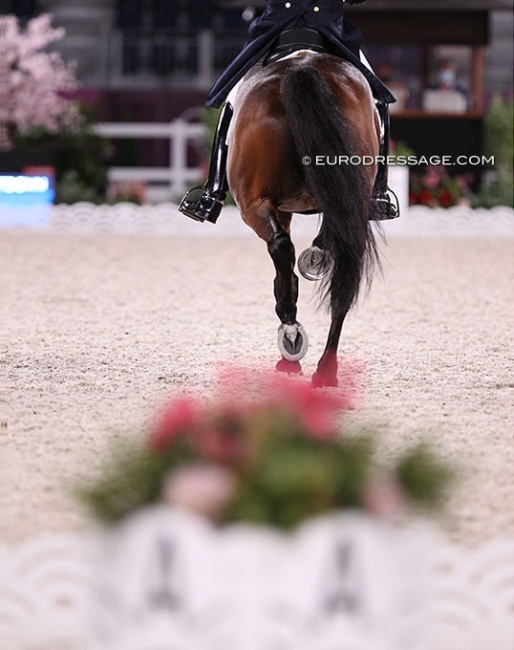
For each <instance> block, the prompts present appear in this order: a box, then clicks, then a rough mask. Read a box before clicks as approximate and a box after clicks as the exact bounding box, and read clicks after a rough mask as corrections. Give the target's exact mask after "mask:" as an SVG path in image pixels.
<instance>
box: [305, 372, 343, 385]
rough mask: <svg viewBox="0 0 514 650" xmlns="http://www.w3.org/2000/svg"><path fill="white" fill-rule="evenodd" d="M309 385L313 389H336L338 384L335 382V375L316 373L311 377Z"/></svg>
mask: <svg viewBox="0 0 514 650" xmlns="http://www.w3.org/2000/svg"><path fill="white" fill-rule="evenodd" d="M311 385H312V387H313V388H337V386H339V382H338V381H337V375H333V374H332V373H328V372H319V371H316V372H315V373H314V374H313V375H312V379H311Z"/></svg>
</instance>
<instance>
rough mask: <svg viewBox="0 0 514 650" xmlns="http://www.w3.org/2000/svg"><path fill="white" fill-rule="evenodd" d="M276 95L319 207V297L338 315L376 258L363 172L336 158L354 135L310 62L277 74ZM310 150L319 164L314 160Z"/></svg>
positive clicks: (346, 152)
mask: <svg viewBox="0 0 514 650" xmlns="http://www.w3.org/2000/svg"><path fill="white" fill-rule="evenodd" d="M281 96H282V101H283V104H284V106H285V109H286V114H287V118H288V123H289V126H290V129H291V133H292V136H293V141H294V143H295V146H296V150H297V154H298V157H299V161H300V162H301V164H302V165H303V170H304V174H305V180H306V187H307V190H308V192H309V193H310V194H311V195H312V196H313V197H314V199H315V200H316V202H317V204H318V206H319V207H320V210H321V212H322V213H323V221H322V225H321V228H320V231H319V234H318V236H317V237H316V239H315V240H314V244H315V245H317V246H319V247H320V248H321V249H323V250H324V251H325V252H326V253H328V255H325V256H324V262H323V264H324V265H325V269H324V270H325V271H326V272H327V273H326V276H325V278H326V280H325V284H324V285H323V298H327V297H330V307H331V310H332V313H333V314H334V315H341V314H343V315H344V314H345V313H346V312H347V311H348V310H349V309H350V307H351V306H352V304H353V303H354V302H355V300H356V299H357V296H358V294H359V287H360V284H361V280H362V278H363V275H367V277H368V280H369V279H370V277H371V270H372V267H373V262H375V261H376V260H377V253H376V246H375V240H374V237H373V232H372V230H371V227H370V225H369V220H368V216H369V210H370V199H371V191H372V187H371V186H370V181H369V178H368V177H367V175H366V174H365V170H364V168H363V166H362V165H351V164H344V163H343V164H339V160H340V158H339V157H340V156H345V157H346V160H349V159H350V158H351V157H352V156H357V155H358V154H359V151H358V149H357V147H356V145H355V143H356V142H358V139H359V137H360V136H359V134H358V133H356V129H355V127H354V126H353V124H352V123H351V122H350V121H349V120H348V119H347V118H346V117H345V116H344V115H343V114H342V112H341V109H340V107H339V105H338V102H337V99H336V97H335V96H334V94H333V93H332V91H331V89H330V86H329V85H328V83H327V82H326V81H325V79H324V78H323V76H322V75H321V73H320V72H319V71H318V70H317V69H316V68H314V67H305V66H301V65H293V66H292V67H290V68H289V69H288V70H287V72H286V73H285V75H284V77H283V79H282V84H281ZM316 156H321V157H322V158H321V159H320V160H319V162H320V163H321V162H322V163H324V164H316ZM309 159H310V164H307V163H308V161H309ZM335 161H337V163H336V164H334V162H335ZM330 163H331V164H330Z"/></svg>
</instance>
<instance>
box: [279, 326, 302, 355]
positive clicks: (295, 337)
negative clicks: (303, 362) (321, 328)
mask: <svg viewBox="0 0 514 650" xmlns="http://www.w3.org/2000/svg"><path fill="white" fill-rule="evenodd" d="M277 343H278V349H279V350H280V354H281V355H282V356H283V357H284V359H287V361H300V359H303V357H304V356H305V355H306V354H307V350H308V349H309V337H308V336H307V332H306V331H305V330H304V328H303V325H300V323H294V324H293V325H285V324H284V323H282V325H280V327H279V328H278V341H277Z"/></svg>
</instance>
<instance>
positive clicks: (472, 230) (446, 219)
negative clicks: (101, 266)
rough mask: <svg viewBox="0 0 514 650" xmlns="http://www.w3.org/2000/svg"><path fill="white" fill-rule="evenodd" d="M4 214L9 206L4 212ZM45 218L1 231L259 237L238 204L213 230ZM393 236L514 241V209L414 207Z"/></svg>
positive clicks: (121, 210) (165, 209)
mask: <svg viewBox="0 0 514 650" xmlns="http://www.w3.org/2000/svg"><path fill="white" fill-rule="evenodd" d="M3 210H4V211H5V210H6V208H3ZM41 210H43V212H41V214H39V215H38V214H34V213H33V212H32V213H31V214H20V212H19V210H18V211H13V212H12V214H7V213H5V214H2V215H0V227H16V226H18V227H27V226H30V225H31V224H32V225H33V226H36V227H38V228H44V229H45V230H50V231H53V232H55V231H57V232H110V233H122V234H124V233H126V234H177V235H201V236H205V235H209V236H221V235H234V234H235V235H239V234H247V235H250V236H255V235H254V234H253V232H252V231H251V230H250V229H249V228H248V227H247V226H246V225H245V224H244V223H243V221H242V219H241V216H240V214H239V211H238V210H237V208H235V207H233V206H226V207H225V208H224V211H223V214H222V218H220V220H219V221H218V223H217V224H216V227H213V226H212V225H211V224H201V223H197V222H195V221H192V220H191V219H187V218H186V217H184V216H183V215H182V214H180V213H179V212H178V210H177V206H176V205H175V204H173V203H159V204H156V205H141V206H140V205H136V204H134V203H118V204H115V205H94V204H92V203H86V202H81V203H74V204H72V205H57V206H54V207H53V209H50V211H49V210H48V208H41ZM318 222H319V219H318V216H316V215H313V216H305V215H303V216H298V217H297V218H296V219H294V220H293V230H294V232H295V233H297V234H300V235H301V234H305V235H309V236H310V235H311V234H312V233H315V232H316V228H317V225H318ZM381 225H382V228H383V230H384V232H385V234H386V236H388V237H514V210H513V209H512V208H509V207H506V206H499V207H496V208H492V209H491V210H485V209H477V210H471V209H470V208H466V207H461V206H456V207H453V208H449V209H437V208H427V207H424V206H415V207H411V208H410V209H409V210H408V212H406V214H404V215H402V216H401V217H400V218H399V219H394V220H392V221H390V222H382V223H381Z"/></svg>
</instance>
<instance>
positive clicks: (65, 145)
mask: <svg viewBox="0 0 514 650" xmlns="http://www.w3.org/2000/svg"><path fill="white" fill-rule="evenodd" d="M81 113H82V119H81V121H80V126H79V127H78V128H74V129H73V130H69V131H64V130H63V131H59V132H58V133H49V132H48V131H45V130H44V129H41V128H32V129H28V130H27V131H25V132H24V133H23V134H22V135H21V134H18V135H17V136H16V138H15V140H14V150H15V151H18V152H28V153H30V152H36V153H41V152H43V153H45V154H47V155H48V156H49V157H50V158H51V159H52V164H53V166H54V167H55V170H56V196H55V202H56V203H74V202H76V201H91V202H93V203H101V202H103V201H105V199H106V191H107V171H108V159H109V157H110V153H111V151H110V145H109V143H108V141H107V140H106V139H105V138H103V137H101V136H99V135H97V134H96V133H94V131H93V123H94V117H93V114H92V113H91V111H90V110H88V109H86V108H85V107H81Z"/></svg>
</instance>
